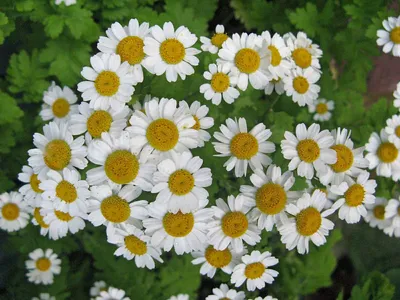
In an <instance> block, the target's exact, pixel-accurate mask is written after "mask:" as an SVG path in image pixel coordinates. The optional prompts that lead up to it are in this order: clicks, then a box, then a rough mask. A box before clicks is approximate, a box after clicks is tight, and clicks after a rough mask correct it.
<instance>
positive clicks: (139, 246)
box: [124, 235, 147, 255]
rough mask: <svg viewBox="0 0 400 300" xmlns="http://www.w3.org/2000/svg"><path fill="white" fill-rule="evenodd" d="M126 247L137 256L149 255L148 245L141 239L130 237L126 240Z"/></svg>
mask: <svg viewBox="0 0 400 300" xmlns="http://www.w3.org/2000/svg"><path fill="white" fill-rule="evenodd" d="M124 242H125V247H126V248H127V249H128V250H129V252H131V253H132V254H135V255H143V254H146V253H147V245H146V243H145V242H143V241H142V240H141V239H139V238H138V237H136V236H134V235H128V236H126V237H125V238H124Z"/></svg>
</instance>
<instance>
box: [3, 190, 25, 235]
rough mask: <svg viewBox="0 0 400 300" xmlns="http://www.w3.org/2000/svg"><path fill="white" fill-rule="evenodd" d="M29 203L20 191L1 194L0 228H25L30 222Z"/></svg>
mask: <svg viewBox="0 0 400 300" xmlns="http://www.w3.org/2000/svg"><path fill="white" fill-rule="evenodd" d="M30 212H31V209H30V207H29V206H28V204H27V203H26V202H25V201H23V199H22V195H21V194H20V193H18V192H10V193H3V194H0V228H1V229H3V230H5V231H8V232H13V231H17V230H20V229H22V228H25V227H26V225H28V223H29V213H30Z"/></svg>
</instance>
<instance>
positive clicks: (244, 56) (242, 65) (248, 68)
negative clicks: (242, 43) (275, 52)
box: [235, 48, 261, 74]
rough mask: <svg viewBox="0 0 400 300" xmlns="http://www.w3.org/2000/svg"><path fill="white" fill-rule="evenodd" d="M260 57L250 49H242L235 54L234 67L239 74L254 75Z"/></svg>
mask: <svg viewBox="0 0 400 300" xmlns="http://www.w3.org/2000/svg"><path fill="white" fill-rule="evenodd" d="M260 61H261V59H260V55H259V54H258V53H257V51H255V50H253V49H250V48H243V49H241V50H239V51H238V53H236V56H235V65H236V67H237V68H238V69H239V71H240V72H241V73H247V74H250V73H254V72H255V71H257V70H258V68H259V66H260Z"/></svg>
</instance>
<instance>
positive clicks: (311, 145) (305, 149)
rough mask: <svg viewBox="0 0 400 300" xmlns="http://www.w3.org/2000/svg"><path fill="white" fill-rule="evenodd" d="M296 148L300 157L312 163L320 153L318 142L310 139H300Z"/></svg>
mask: <svg viewBox="0 0 400 300" xmlns="http://www.w3.org/2000/svg"><path fill="white" fill-rule="evenodd" d="M296 149H297V153H298V154H299V157H300V159H301V160H302V161H305V162H307V163H312V162H314V161H316V160H317V159H318V157H319V154H320V149H319V146H318V144H317V143H316V142H315V141H314V140H311V139H305V140H301V141H300V142H299V143H298V144H297V147H296Z"/></svg>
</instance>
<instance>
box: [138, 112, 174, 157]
mask: <svg viewBox="0 0 400 300" xmlns="http://www.w3.org/2000/svg"><path fill="white" fill-rule="evenodd" d="M146 138H147V140H148V141H149V144H150V145H151V146H152V147H154V149H156V150H159V151H169V150H171V149H173V148H174V147H175V145H176V144H177V143H178V140H179V131H178V127H176V125H175V123H174V122H172V121H170V120H167V119H158V120H155V121H153V122H152V123H150V125H149V127H147V131H146Z"/></svg>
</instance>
